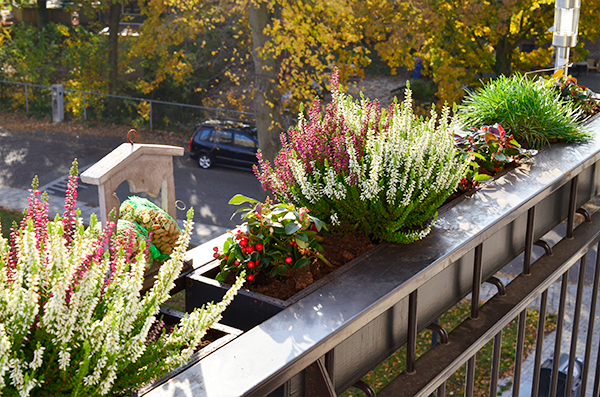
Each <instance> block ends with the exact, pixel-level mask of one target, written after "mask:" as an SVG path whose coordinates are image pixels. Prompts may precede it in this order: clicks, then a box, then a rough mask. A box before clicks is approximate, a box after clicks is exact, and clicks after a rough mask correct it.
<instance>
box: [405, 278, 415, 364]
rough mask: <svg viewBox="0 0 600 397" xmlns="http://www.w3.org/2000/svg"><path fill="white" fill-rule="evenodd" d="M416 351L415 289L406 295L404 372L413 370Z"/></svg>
mask: <svg viewBox="0 0 600 397" xmlns="http://www.w3.org/2000/svg"><path fill="white" fill-rule="evenodd" d="M416 353H417V291H416V290H415V291H413V292H411V293H410V295H408V341H407V342H406V373H407V374H412V373H414V372H415V361H416Z"/></svg>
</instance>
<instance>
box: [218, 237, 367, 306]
mask: <svg viewBox="0 0 600 397" xmlns="http://www.w3.org/2000/svg"><path fill="white" fill-rule="evenodd" d="M321 245H322V246H323V250H324V252H323V256H324V257H325V258H326V259H327V260H328V261H329V263H330V264H331V266H328V265H327V264H325V263H323V262H321V261H317V262H316V263H313V264H311V265H310V266H309V269H308V270H309V271H306V270H305V269H292V271H291V272H290V275H289V277H286V278H283V277H279V276H275V277H271V276H269V275H268V273H267V272H259V273H258V274H256V275H255V278H254V280H253V281H247V282H246V283H245V284H244V288H245V289H247V290H249V291H253V292H257V293H260V294H263V295H267V296H270V297H272V298H276V299H281V300H286V299H289V298H291V297H292V296H294V295H295V294H297V293H298V292H300V291H302V290H303V289H304V288H306V287H308V286H309V285H310V284H312V283H314V282H315V281H317V280H319V279H321V278H323V277H325V276H326V275H328V274H329V273H331V272H333V271H334V270H336V269H337V268H339V267H342V266H343V265H345V264H346V263H348V262H350V261H351V260H353V259H354V258H356V257H358V256H360V255H362V254H363V253H365V252H367V251H368V250H370V249H372V248H374V247H375V244H374V243H373V242H372V241H371V240H370V239H369V238H368V237H367V236H365V235H364V234H362V233H360V232H353V233H347V234H327V235H325V236H323V241H322V242H321ZM234 281H235V276H234V275H233V274H230V276H229V278H228V279H227V282H228V283H233V282H234Z"/></svg>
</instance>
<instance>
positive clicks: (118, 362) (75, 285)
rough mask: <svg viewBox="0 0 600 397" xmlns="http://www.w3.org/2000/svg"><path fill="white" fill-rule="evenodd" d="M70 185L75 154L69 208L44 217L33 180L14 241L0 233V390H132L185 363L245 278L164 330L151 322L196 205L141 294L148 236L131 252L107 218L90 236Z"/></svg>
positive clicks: (176, 267)
mask: <svg viewBox="0 0 600 397" xmlns="http://www.w3.org/2000/svg"><path fill="white" fill-rule="evenodd" d="M76 188H77V165H76V162H74V163H73V168H72V170H71V176H70V178H69V183H68V187H67V195H66V199H65V213H64V215H63V217H59V216H58V215H57V217H56V218H55V219H54V220H49V219H48V215H47V213H48V204H47V202H46V199H45V197H44V195H43V196H42V197H40V192H38V191H37V190H36V189H37V181H36V180H34V185H33V189H32V190H31V195H30V197H29V206H28V208H27V209H26V210H25V212H24V218H23V222H22V223H21V225H20V227H19V226H17V225H13V226H14V227H13V229H12V231H11V236H10V241H8V240H6V239H4V238H2V235H1V233H0V395H2V396H20V397H25V396H57V395H61V396H86V397H87V396H97V395H108V394H111V395H129V394H130V393H131V391H132V390H135V389H136V388H138V387H140V386H142V385H144V384H147V383H148V382H150V381H152V380H153V379H156V378H158V377H160V376H162V375H164V374H165V373H166V372H168V371H170V370H171V369H173V368H175V367H177V366H178V365H180V364H182V363H184V362H186V361H187V360H188V359H189V358H190V356H191V354H192V353H193V351H194V349H195V348H196V346H197V345H198V343H199V342H200V339H201V338H202V336H203V335H204V333H205V331H206V330H207V328H208V327H210V325H212V324H213V323H215V322H216V321H218V320H219V319H220V317H221V313H222V312H223V310H224V309H225V307H226V306H227V305H228V304H229V303H230V302H231V300H232V299H233V297H234V295H235V294H236V293H237V291H238V289H239V288H240V287H241V285H242V283H243V279H242V278H239V279H238V280H237V282H236V283H235V285H234V287H232V288H231V289H230V290H229V291H228V292H227V294H226V295H225V297H224V298H223V301H222V302H220V303H218V304H208V305H207V306H206V307H204V308H201V309H197V310H195V311H194V312H193V313H191V314H189V315H187V316H186V317H185V318H183V319H182V320H181V322H180V324H179V325H178V326H177V327H176V328H174V329H173V331H172V332H165V330H164V329H161V327H160V325H157V324H160V321H157V314H158V311H159V305H160V304H162V303H163V302H165V301H166V300H167V299H168V298H169V291H170V290H171V289H172V287H173V286H174V280H175V278H176V277H177V276H178V275H179V273H180V271H181V267H182V259H183V255H184V253H185V251H186V249H187V246H188V243H189V235H190V231H191V228H192V221H191V218H192V216H193V211H192V210H190V211H189V212H188V217H187V218H188V219H187V221H186V222H185V232H184V233H182V235H181V237H180V238H179V241H178V242H177V245H176V247H175V249H174V250H173V253H172V254H171V258H170V259H169V260H168V261H167V262H165V263H164V264H163V265H162V267H161V268H160V271H159V273H158V276H157V278H156V281H155V284H154V286H153V287H152V289H151V290H150V291H149V292H147V293H146V294H145V295H144V296H141V294H140V290H141V288H142V282H143V277H144V269H145V268H146V260H145V258H146V256H147V255H145V254H144V252H145V251H146V250H145V247H144V245H145V244H144V242H142V243H141V247H140V249H139V251H140V252H139V253H138V254H137V255H136V256H135V257H133V256H131V252H132V251H131V250H132V248H133V247H132V246H127V245H119V244H121V243H116V242H115V241H112V240H110V238H109V236H110V235H111V231H112V228H113V227H114V224H112V223H110V224H109V225H108V226H107V227H106V228H105V229H104V231H103V232H102V234H101V236H100V237H98V238H93V237H90V234H89V233H85V230H84V226H83V224H82V220H81V218H80V217H79V212H78V210H77V211H76V210H75V202H76ZM95 222H96V220H95V218H94V217H92V220H91V225H90V227H93V226H94V223H95ZM132 240H133V239H132ZM109 241H110V243H109V245H110V247H111V248H110V249H109V250H108V251H105V249H104V246H105V244H106V243H107V242H109Z"/></svg>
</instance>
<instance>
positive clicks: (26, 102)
mask: <svg viewBox="0 0 600 397" xmlns="http://www.w3.org/2000/svg"><path fill="white" fill-rule="evenodd" d="M25 111H26V112H27V113H29V92H28V89H27V84H25Z"/></svg>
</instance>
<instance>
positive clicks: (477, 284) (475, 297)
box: [471, 243, 483, 319]
mask: <svg viewBox="0 0 600 397" xmlns="http://www.w3.org/2000/svg"><path fill="white" fill-rule="evenodd" d="M482 257H483V243H482V244H479V245H478V246H477V247H475V259H474V263H473V292H472V293H471V298H472V299H471V318H472V319H477V318H479V300H480V296H481V260H482Z"/></svg>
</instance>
